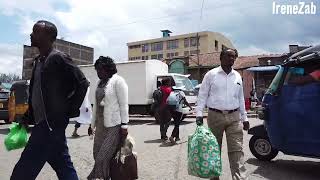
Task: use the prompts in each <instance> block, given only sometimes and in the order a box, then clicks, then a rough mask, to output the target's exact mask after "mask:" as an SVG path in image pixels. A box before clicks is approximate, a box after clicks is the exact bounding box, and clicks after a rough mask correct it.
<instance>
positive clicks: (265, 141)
mask: <svg viewBox="0 0 320 180" xmlns="http://www.w3.org/2000/svg"><path fill="white" fill-rule="evenodd" d="M249 148H250V151H251V153H252V154H253V155H254V156H255V157H256V158H257V159H259V160H261V161H271V160H272V159H273V158H275V157H276V156H277V155H278V152H279V151H278V150H276V149H274V148H272V146H271V143H270V140H269V138H267V137H259V136H252V137H251V139H250V141H249Z"/></svg>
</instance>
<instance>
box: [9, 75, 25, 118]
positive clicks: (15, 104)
mask: <svg viewBox="0 0 320 180" xmlns="http://www.w3.org/2000/svg"><path fill="white" fill-rule="evenodd" d="M28 97H29V82H28V81H27V80H21V81H16V82H14V83H13V84H12V87H11V89H10V97H9V103H8V111H9V122H20V120H21V118H22V116H23V115H24V113H25V112H26V111H27V110H28Z"/></svg>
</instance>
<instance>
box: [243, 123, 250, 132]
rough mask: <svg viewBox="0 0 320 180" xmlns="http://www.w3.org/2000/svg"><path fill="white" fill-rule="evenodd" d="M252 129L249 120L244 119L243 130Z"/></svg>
mask: <svg viewBox="0 0 320 180" xmlns="http://www.w3.org/2000/svg"><path fill="white" fill-rule="evenodd" d="M249 129H250V123H249V121H243V130H245V131H248V130H249Z"/></svg>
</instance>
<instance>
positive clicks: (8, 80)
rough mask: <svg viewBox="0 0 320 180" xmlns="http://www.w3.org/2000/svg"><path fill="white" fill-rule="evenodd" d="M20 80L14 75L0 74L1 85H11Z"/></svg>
mask: <svg viewBox="0 0 320 180" xmlns="http://www.w3.org/2000/svg"><path fill="white" fill-rule="evenodd" d="M18 80H21V77H20V76H18V75H16V74H11V73H10V74H3V73H0V82H1V83H12V82H14V81H18Z"/></svg>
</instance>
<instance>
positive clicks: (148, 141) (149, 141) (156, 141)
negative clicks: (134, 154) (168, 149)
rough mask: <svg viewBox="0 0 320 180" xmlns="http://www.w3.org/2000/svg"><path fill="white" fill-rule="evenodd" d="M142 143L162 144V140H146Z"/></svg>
mask: <svg viewBox="0 0 320 180" xmlns="http://www.w3.org/2000/svg"><path fill="white" fill-rule="evenodd" d="M144 143H147V144H148V143H162V139H154V140H147V141H144Z"/></svg>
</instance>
